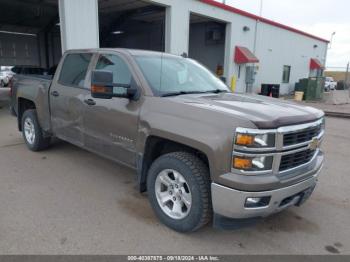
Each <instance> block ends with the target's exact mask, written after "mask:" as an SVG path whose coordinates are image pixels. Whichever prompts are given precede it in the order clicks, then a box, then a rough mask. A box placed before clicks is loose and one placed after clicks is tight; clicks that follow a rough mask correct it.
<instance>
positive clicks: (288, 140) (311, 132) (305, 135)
mask: <svg viewBox="0 0 350 262" xmlns="http://www.w3.org/2000/svg"><path fill="white" fill-rule="evenodd" d="M320 132H321V125H319V126H316V127H312V128H309V129H307V130H302V131H299V132H294V133H288V134H285V135H284V136H283V146H292V145H295V144H300V143H304V142H307V141H310V140H312V139H313V138H314V137H317V136H318V135H319V134H320Z"/></svg>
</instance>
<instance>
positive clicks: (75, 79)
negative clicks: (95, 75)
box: [58, 53, 92, 87]
mask: <svg viewBox="0 0 350 262" xmlns="http://www.w3.org/2000/svg"><path fill="white" fill-rule="evenodd" d="M91 58H92V54H87V53H84V54H69V55H67V56H66V59H65V60H64V62H63V66H62V69H61V74H60V77H59V80H58V82H59V83H60V84H62V85H66V86H76V87H84V82H85V77H86V73H87V70H88V67H89V64H90V61H91Z"/></svg>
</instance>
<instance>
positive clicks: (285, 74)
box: [282, 65, 291, 84]
mask: <svg viewBox="0 0 350 262" xmlns="http://www.w3.org/2000/svg"><path fill="white" fill-rule="evenodd" d="M290 70H291V66H287V65H285V66H283V76H282V83H283V84H288V83H289V79H290Z"/></svg>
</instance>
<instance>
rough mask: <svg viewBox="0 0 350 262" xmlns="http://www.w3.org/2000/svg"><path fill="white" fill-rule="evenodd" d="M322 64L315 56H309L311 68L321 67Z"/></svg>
mask: <svg viewBox="0 0 350 262" xmlns="http://www.w3.org/2000/svg"><path fill="white" fill-rule="evenodd" d="M323 68H324V66H323V65H322V63H321V62H320V61H319V60H318V59H316V58H311V59H310V69H311V70H315V69H323Z"/></svg>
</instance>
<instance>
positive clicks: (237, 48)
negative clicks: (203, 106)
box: [0, 0, 328, 94]
mask: <svg viewBox="0 0 350 262" xmlns="http://www.w3.org/2000/svg"><path fill="white" fill-rule="evenodd" d="M1 5H2V6H1ZM0 7H1V8H0V9H1V10H6V8H9V9H11V8H12V9H14V10H17V12H18V13H19V15H18V16H19V17H21V18H22V19H21V20H20V19H18V20H16V19H13V17H8V16H9V15H10V14H11V12H9V13H4V15H3V16H1V17H0V23H1V24H0V65H10V64H11V65H15V64H32V65H38V66H43V67H50V66H52V65H55V64H56V63H57V61H58V60H59V57H60V55H61V50H63V51H64V50H67V49H76V48H96V47H126V48H140V49H150V50H157V51H165V52H170V53H174V54H184V53H186V54H188V56H189V57H191V58H194V59H196V60H198V61H200V62H201V63H203V64H204V65H206V66H207V67H208V68H209V69H211V70H212V71H213V72H215V73H218V74H219V75H221V74H222V75H223V77H225V79H226V81H227V83H228V84H229V85H230V86H232V87H233V88H234V90H235V91H236V92H245V91H246V90H247V88H250V87H252V88H253V90H254V91H255V92H260V88H261V85H262V84H278V85H280V90H281V93H282V94H285V93H289V92H290V91H292V90H294V85H295V83H296V82H297V81H298V80H299V79H301V78H306V77H309V76H316V75H319V74H321V73H322V65H324V64H325V61H326V55H327V46H328V41H327V40H324V39H321V38H319V37H317V36H313V35H310V34H308V33H305V32H302V31H299V30H297V29H294V28H291V27H288V26H285V25H282V24H279V23H276V22H273V21H271V20H268V19H265V18H261V17H258V16H255V15H252V14H250V13H247V12H244V11H242V10H239V9H236V8H233V7H230V6H226V5H224V4H221V3H219V2H216V1H213V0H152V1H151V0H139V1H134V0H132V1H131V0H43V1H41V3H40V4H35V3H31V2H30V1H24V0H22V1H21V0H16V1H12V0H2V1H1V2H0ZM29 7H33V8H34V12H33V14H32V17H31V10H32V9H28V8H29ZM55 10H56V11H55ZM21 12H23V16H21ZM24 14H25V15H24ZM33 16H34V17H35V18H36V20H33ZM38 16H39V17H38ZM26 18H27V20H26ZM34 21H42V22H37V24H35V23H34ZM14 32H16V33H21V34H20V35H15V34H14ZM23 33H24V34H23ZM252 66H253V67H252ZM251 69H254V70H253V71H250V70H251ZM247 72H248V75H247ZM249 72H252V73H253V74H249ZM248 76H252V77H253V78H254V79H255V81H254V83H253V84H252V85H250V84H248V85H247V83H246V82H247V78H249V77H248Z"/></svg>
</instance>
